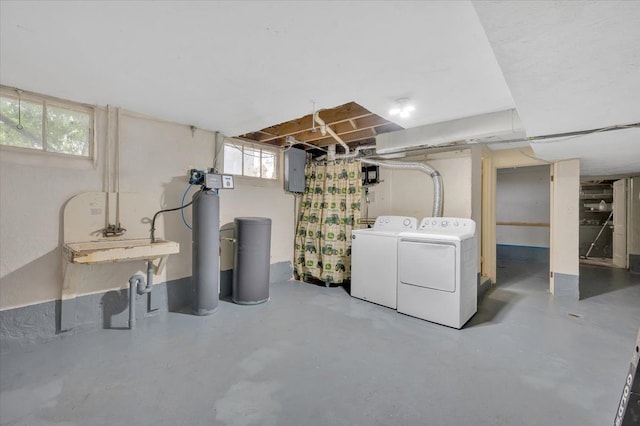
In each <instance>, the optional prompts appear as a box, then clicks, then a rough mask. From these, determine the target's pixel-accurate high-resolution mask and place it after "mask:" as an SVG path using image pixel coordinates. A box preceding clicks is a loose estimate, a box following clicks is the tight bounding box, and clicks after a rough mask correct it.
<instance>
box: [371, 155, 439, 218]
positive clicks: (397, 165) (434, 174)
mask: <svg viewBox="0 0 640 426" xmlns="http://www.w3.org/2000/svg"><path fill="white" fill-rule="evenodd" d="M361 161H362V162H363V163H367V164H373V165H376V166H380V167H389V168H392V169H416V170H420V171H421V172H423V173H426V174H428V175H429V176H431V179H432V181H433V213H432V216H433V217H441V216H442V207H443V198H444V190H443V186H442V176H441V175H440V173H439V172H438V171H437V170H435V169H434V168H433V167H431V166H429V165H428V164H425V163H404V162H402V161H389V160H371V159H368V158H362V159H361Z"/></svg>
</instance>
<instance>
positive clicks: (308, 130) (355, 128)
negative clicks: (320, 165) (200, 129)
mask: <svg viewBox="0 0 640 426" xmlns="http://www.w3.org/2000/svg"><path fill="white" fill-rule="evenodd" d="M316 114H317V115H316V117H318V118H319V122H320V123H322V124H324V125H320V124H318V123H315V124H314V123H313V121H312V120H313V115H312V114H307V115H305V116H304V117H301V118H298V119H295V120H291V121H287V122H285V123H280V124H278V125H275V126H270V127H267V128H265V129H261V130H257V131H254V132H250V133H246V134H244V135H240V136H238V137H239V138H242V139H245V140H250V141H252V142H261V143H266V144H269V145H277V146H286V145H289V143H288V142H287V140H286V139H287V137H289V136H290V137H293V138H294V139H296V140H297V141H300V142H305V143H309V144H312V145H315V146H318V147H324V146H328V145H332V144H335V143H337V141H336V138H335V137H333V136H332V135H331V133H335V134H336V135H337V136H338V137H339V138H340V139H341V140H343V141H344V142H345V143H347V144H348V145H350V146H351V145H353V146H356V145H358V144H359V143H361V142H362V141H363V140H370V139H371V138H372V137H375V136H376V135H377V134H380V133H385V132H391V131H395V130H402V127H401V126H399V125H397V124H395V123H393V122H391V121H389V120H387V119H386V118H383V117H381V116H379V115H376V114H374V113H372V112H371V111H369V110H367V109H366V108H364V107H362V106H360V105H358V104H357V103H355V102H349V103H347V104H344V105H341V106H338V107H336V108H331V109H323V110H320V111H318V112H317V113H316ZM309 148H310V146H307V149H309Z"/></svg>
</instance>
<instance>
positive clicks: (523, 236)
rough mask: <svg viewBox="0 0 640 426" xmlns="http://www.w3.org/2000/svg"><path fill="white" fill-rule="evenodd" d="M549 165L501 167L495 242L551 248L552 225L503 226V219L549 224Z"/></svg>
mask: <svg viewBox="0 0 640 426" xmlns="http://www.w3.org/2000/svg"><path fill="white" fill-rule="evenodd" d="M549 183H550V182H549V166H532V167H519V168H507V169H499V170H498V174H497V184H496V221H497V223H498V225H497V228H496V242H497V244H508V245H518V246H530V247H549V227H548V226H547V227H541V226H513V225H500V222H519V223H538V224H547V225H548V224H549V213H550V212H549V209H550V206H549Z"/></svg>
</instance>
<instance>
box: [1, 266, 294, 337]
mask: <svg viewBox="0 0 640 426" xmlns="http://www.w3.org/2000/svg"><path fill="white" fill-rule="evenodd" d="M292 275H293V268H292V266H291V262H279V263H275V264H272V265H271V268H270V282H272V283H273V282H278V281H287V280H289V279H291V277H292ZM230 277H231V278H232V277H233V274H232V273H231V271H221V272H220V290H221V291H220V296H221V297H224V296H225V294H224V293H223V290H224V291H226V290H227V288H226V285H227V283H229V287H228V288H229V295H230V294H231V292H230V288H231V287H230V283H231V279H230ZM191 294H192V292H191V277H185V278H180V279H177V280H172V281H168V282H164V283H159V284H155V285H154V286H153V292H152V293H151V298H150V299H149V298H148V295H147V294H144V295H137V294H136V319H137V320H142V319H144V318H145V317H150V316H155V315H162V314H166V313H167V312H190V307H191ZM73 303H74V309H73V312H75V314H74V317H73V323H74V324H75V325H74V327H73V329H72V330H71V331H69V332H64V333H61V330H60V318H61V316H60V312H61V309H62V308H63V306H62V302H61V301H60V300H54V301H50V302H44V303H38V304H34V305H28V306H23V307H20V308H15V309H7V310H4V311H0V345H2V346H3V349H4V347H5V346H6V345H9V344H14V343H19V344H25V343H36V342H44V341H48V340H51V339H53V338H55V337H56V336H59V335H61V334H73V333H78V332H82V331H87V330H97V329H101V328H102V329H127V328H128V322H129V289H122V290H113V291H108V292H105V293H96V294H88V295H83V296H79V297H77V298H76V299H74V302H73ZM149 307H151V311H150V309H149Z"/></svg>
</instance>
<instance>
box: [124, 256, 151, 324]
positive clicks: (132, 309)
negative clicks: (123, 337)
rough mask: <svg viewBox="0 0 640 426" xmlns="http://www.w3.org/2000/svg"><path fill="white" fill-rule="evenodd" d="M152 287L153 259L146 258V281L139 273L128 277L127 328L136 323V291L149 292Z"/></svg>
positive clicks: (139, 292)
mask: <svg viewBox="0 0 640 426" xmlns="http://www.w3.org/2000/svg"><path fill="white" fill-rule="evenodd" d="M152 289H153V261H151V260H147V282H146V283H145V280H144V276H143V275H140V274H135V275H132V276H131V278H129V330H133V328H134V327H135V325H136V292H137V293H138V294H145V293H151V290H152Z"/></svg>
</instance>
